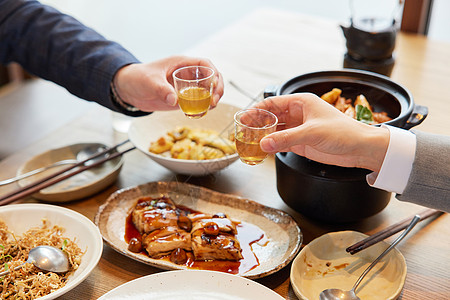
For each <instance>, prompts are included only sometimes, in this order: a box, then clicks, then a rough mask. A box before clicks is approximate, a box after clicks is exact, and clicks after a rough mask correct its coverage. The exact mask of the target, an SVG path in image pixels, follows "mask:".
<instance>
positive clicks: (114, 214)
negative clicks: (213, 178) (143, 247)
mask: <svg viewBox="0 0 450 300" xmlns="http://www.w3.org/2000/svg"><path fill="white" fill-rule="evenodd" d="M162 194H165V195H168V196H169V197H171V198H172V199H173V200H174V201H175V203H177V204H182V205H184V206H187V207H189V208H192V209H196V210H199V211H202V212H206V213H217V212H224V213H225V214H227V215H228V216H229V217H230V218H232V219H235V220H238V221H239V220H242V221H246V222H248V223H251V224H253V225H256V226H258V227H260V228H261V229H262V230H263V231H264V232H265V233H266V236H267V238H268V240H269V243H267V245H266V246H261V247H253V249H254V252H255V254H256V256H257V257H258V259H259V262H260V265H259V266H257V267H256V268H254V269H253V270H250V271H248V272H246V273H245V274H240V275H241V276H243V277H246V278H249V279H256V278H262V277H265V276H267V275H270V274H273V273H275V272H277V271H278V270H280V269H282V268H283V267H285V266H286V265H287V264H289V263H290V262H291V261H292V260H293V259H294V257H295V255H296V254H297V253H298V251H299V250H300V247H301V243H302V239H303V235H302V233H301V230H300V228H299V227H298V224H297V223H296V221H295V220H294V219H293V218H292V217H291V216H290V215H289V214H287V213H285V212H283V211H281V210H278V209H274V208H271V207H268V206H265V205H262V204H259V203H257V202H255V201H252V200H249V199H245V198H241V197H239V196H236V195H230V194H224V193H219V192H216V191H213V190H210V189H207V188H204V187H200V186H196V185H192V184H188V183H180V182H162V181H159V182H149V183H146V184H143V185H139V186H135V187H130V188H126V189H122V190H119V191H116V192H115V193H113V194H112V195H111V196H110V197H109V198H108V199H107V200H106V202H105V203H104V204H102V205H101V206H100V207H99V209H98V211H97V214H96V216H95V219H94V222H95V224H96V225H97V226H98V227H99V229H100V232H101V234H102V236H103V239H104V241H105V242H106V243H107V244H108V245H109V246H111V247H112V248H113V249H114V250H116V251H117V252H119V253H121V254H123V255H125V256H127V257H129V258H131V259H134V260H136V261H139V262H142V263H145V264H148V265H151V266H154V267H158V268H161V269H165V270H175V269H180V270H183V269H188V270H189V268H187V267H185V266H179V265H176V264H174V263H171V262H170V261H166V260H158V259H152V258H150V257H148V256H147V255H144V254H140V253H133V252H131V251H128V249H127V243H126V242H125V241H124V234H125V220H126V217H127V216H128V214H129V212H130V210H131V209H132V207H133V206H134V204H135V202H136V200H137V198H139V197H142V196H154V197H157V196H160V195H162Z"/></svg>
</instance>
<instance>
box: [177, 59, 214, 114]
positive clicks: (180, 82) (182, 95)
mask: <svg viewBox="0 0 450 300" xmlns="http://www.w3.org/2000/svg"><path fill="white" fill-rule="evenodd" d="M214 73H215V72H214V70H213V69H211V68H208V67H202V66H190V67H184V68H180V69H178V70H176V71H175V72H173V82H174V86H175V91H176V92H177V95H178V105H179V106H180V108H181V110H182V111H183V112H184V114H185V115H186V116H187V117H189V118H191V119H198V118H201V117H203V116H204V115H206V113H207V112H208V109H209V106H210V105H211V100H212V94H213V88H214Z"/></svg>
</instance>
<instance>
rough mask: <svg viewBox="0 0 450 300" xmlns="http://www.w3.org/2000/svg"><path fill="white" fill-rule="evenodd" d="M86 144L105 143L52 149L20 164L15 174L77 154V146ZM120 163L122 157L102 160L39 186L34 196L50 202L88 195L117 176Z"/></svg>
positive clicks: (22, 182)
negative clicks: (41, 186)
mask: <svg viewBox="0 0 450 300" xmlns="http://www.w3.org/2000/svg"><path fill="white" fill-rule="evenodd" d="M88 145H98V146H99V147H101V146H103V147H105V145H103V144H97V143H81V144H74V145H70V146H66V147H62V148H57V149H52V150H49V151H46V152H44V153H42V154H39V155H37V156H35V157H33V158H31V159H30V160H29V161H27V162H26V163H25V164H24V165H22V166H21V167H20V168H19V170H18V171H17V175H22V174H24V173H27V172H29V171H32V170H35V169H38V168H41V167H44V166H48V165H51V164H52V163H54V162H57V161H61V160H66V159H76V155H77V153H78V152H79V150H80V149H82V148H83V147H85V146H88ZM122 164H123V159H122V157H117V158H114V159H112V160H110V161H107V162H105V163H103V164H102V165H101V166H98V167H95V168H92V169H90V170H86V171H84V172H81V173H79V174H77V175H75V176H73V177H70V178H68V179H66V180H63V181H61V182H59V183H57V184H54V185H52V186H49V187H47V188H45V189H42V190H41V191H39V192H38V193H36V194H34V195H33V197H35V198H38V199H41V200H46V201H49V202H67V201H72V200H77V199H81V198H85V197H88V196H90V195H93V194H95V193H97V192H99V191H101V190H103V189H104V188H106V187H107V186H109V185H111V184H112V183H113V182H114V181H115V180H116V179H117V176H118V175H119V173H120V169H121V168H122ZM67 166H68V165H65V166H59V167H55V168H51V169H49V170H46V171H44V172H42V173H39V174H36V175H33V176H31V177H28V178H25V179H22V180H20V181H19V185H20V186H26V185H29V184H31V183H33V182H36V181H37V180H39V179H41V178H44V177H46V176H48V175H51V174H53V173H55V172H56V171H58V170H61V169H60V168H67Z"/></svg>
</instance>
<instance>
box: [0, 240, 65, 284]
mask: <svg viewBox="0 0 450 300" xmlns="http://www.w3.org/2000/svg"><path fill="white" fill-rule="evenodd" d="M26 263H30V264H33V265H35V266H36V267H38V268H39V269H41V270H44V271H50V272H55V273H64V272H67V271H69V259H68V258H67V255H66V253H64V252H63V251H62V250H60V249H58V248H56V247H53V246H37V247H34V248H33V249H31V250H30V253H28V259H27V261H26V262H24V263H22V264H20V265H18V266H16V267H15V268H14V271H15V270H18V269H20V268H21V267H22V266H23V265H24V264H26ZM10 272H11V270H7V271H4V272H1V273H0V277H1V276H4V275H8V274H9V273H10Z"/></svg>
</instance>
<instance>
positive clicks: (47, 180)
mask: <svg viewBox="0 0 450 300" xmlns="http://www.w3.org/2000/svg"><path fill="white" fill-rule="evenodd" d="M129 141H130V140H125V141H123V142H121V143H119V144H117V145H115V146H113V147H111V148H107V149H105V150H103V151H101V152H99V153H97V154H94V155H92V156H90V157H88V158H86V159H85V160H83V161H80V162H79V163H77V164H74V165H72V166H68V167H66V168H64V169H62V170H60V171H58V172H56V173H54V174H52V175H49V176H47V177H44V178H42V179H40V180H38V181H36V182H33V183H31V184H29V185H26V186H24V187H22V188H19V189H17V190H15V191H12V192H11V193H9V194H6V195H4V196H2V197H0V206H1V205H6V204H9V203H11V202H14V201H16V200H19V199H21V198H23V197H26V196H29V195H31V194H34V193H35V192H38V191H40V190H41V189H44V188H46V187H49V186H51V185H53V184H56V183H58V182H60V181H63V180H65V179H67V178H70V177H72V176H74V175H76V174H79V173H81V172H84V171H86V170H89V169H92V168H95V167H97V166H99V165H101V164H103V163H104V162H106V161H109V160H112V159H114V158H116V157H118V156H121V155H123V154H125V153H127V152H129V151H131V150H134V149H136V147H134V146H133V147H131V148H128V149H127V150H124V151H119V152H115V153H113V154H111V155H108V156H105V157H104V158H103V159H100V160H98V161H96V162H95V163H92V164H87V165H85V163H86V162H88V161H90V160H92V159H94V158H97V157H100V156H103V155H105V154H108V153H110V152H112V151H114V150H116V149H117V148H118V147H120V146H122V145H124V144H126V143H128V142H129ZM76 167H80V168H78V169H76V170H74V171H72V172H69V173H67V172H68V171H70V170H72V169H74V168H76Z"/></svg>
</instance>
